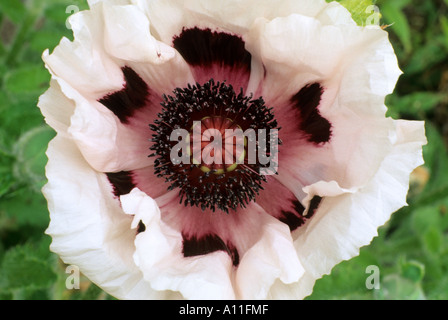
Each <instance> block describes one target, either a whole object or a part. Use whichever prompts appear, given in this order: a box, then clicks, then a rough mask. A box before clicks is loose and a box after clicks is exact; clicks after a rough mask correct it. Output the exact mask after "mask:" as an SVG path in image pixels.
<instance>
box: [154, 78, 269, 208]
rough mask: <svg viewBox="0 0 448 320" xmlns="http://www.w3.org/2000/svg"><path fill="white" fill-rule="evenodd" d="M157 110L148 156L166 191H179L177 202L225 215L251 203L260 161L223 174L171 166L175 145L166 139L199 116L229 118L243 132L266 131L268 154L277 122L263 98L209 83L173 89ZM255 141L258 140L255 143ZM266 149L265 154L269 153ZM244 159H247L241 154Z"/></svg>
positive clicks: (261, 179) (189, 166) (258, 186)
mask: <svg viewBox="0 0 448 320" xmlns="http://www.w3.org/2000/svg"><path fill="white" fill-rule="evenodd" d="M163 100H164V101H163V102H162V103H161V105H162V112H161V113H159V114H158V119H156V120H155V121H154V124H151V125H150V129H151V130H152V131H153V132H154V134H153V136H152V137H153V138H152V142H153V143H154V144H153V146H152V147H151V150H152V151H154V153H153V154H151V155H150V157H156V159H155V162H154V168H155V174H156V175H157V176H158V177H160V178H164V179H165V182H167V183H169V187H168V190H174V189H176V188H179V197H180V203H184V205H185V206H188V205H190V206H197V207H199V208H201V209H202V210H206V209H211V210H212V211H215V210H216V209H220V210H222V211H224V212H227V213H228V212H229V210H237V209H238V207H243V208H244V207H246V205H247V204H248V203H249V202H251V201H252V200H255V198H256V196H257V195H258V193H259V191H260V189H263V187H262V183H263V182H265V181H266V177H265V176H264V175H262V174H261V173H260V170H261V169H262V168H264V167H267V165H265V166H263V165H261V164H260V163H258V160H257V163H256V164H249V163H248V162H247V159H245V161H244V163H243V164H239V165H238V167H237V168H236V169H235V170H233V171H231V172H225V173H223V174H216V171H215V170H211V171H209V172H203V171H202V170H201V165H200V164H193V163H191V164H182V163H181V164H174V163H173V162H172V161H171V159H170V155H171V149H172V148H173V147H174V146H175V145H176V144H177V142H173V141H170V137H171V134H172V132H173V130H176V129H185V130H187V131H190V129H191V127H192V125H193V122H194V121H200V120H201V119H203V118H204V117H210V116H211V117H225V118H229V119H232V120H233V121H234V122H235V123H237V124H238V125H239V126H240V127H241V128H242V130H243V131H245V130H247V129H254V130H255V132H258V129H266V130H267V132H268V134H267V135H266V146H267V148H268V151H270V152H271V153H273V152H277V150H274V148H273V147H272V148H271V146H270V135H269V130H270V129H276V128H277V121H276V120H275V119H274V116H273V115H272V113H271V111H272V108H271V109H268V108H267V107H266V105H265V103H264V101H263V99H262V98H259V99H254V100H253V99H252V97H248V96H245V95H244V94H243V90H241V91H240V93H239V94H238V95H237V94H236V93H235V91H234V90H233V88H232V86H231V85H226V84H225V83H219V82H218V83H215V82H214V80H213V79H212V80H210V81H208V82H207V83H205V84H203V85H200V84H199V83H197V84H196V85H188V86H187V87H186V88H177V89H175V90H174V91H173V95H170V96H166V95H164V96H163ZM257 141H258V140H257ZM269 149H270V150H269ZM246 157H247V155H246Z"/></svg>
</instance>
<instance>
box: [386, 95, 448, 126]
mask: <svg viewBox="0 0 448 320" xmlns="http://www.w3.org/2000/svg"><path fill="white" fill-rule="evenodd" d="M444 101H448V94H445V93H441V92H427V91H425V92H413V93H411V94H409V95H406V96H399V95H391V96H389V97H388V98H387V103H386V104H387V105H388V106H389V109H390V110H391V111H393V112H394V114H398V115H411V116H414V117H417V118H419V119H424V118H425V115H426V113H428V112H431V111H432V110H433V109H434V108H435V107H436V106H437V105H438V104H440V103H442V102H444Z"/></svg>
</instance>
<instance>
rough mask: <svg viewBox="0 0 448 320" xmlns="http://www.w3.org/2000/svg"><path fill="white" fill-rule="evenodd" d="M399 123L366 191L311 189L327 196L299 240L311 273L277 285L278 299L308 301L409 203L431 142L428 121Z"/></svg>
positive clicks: (333, 185) (330, 185)
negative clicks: (324, 279) (325, 277)
mask: <svg viewBox="0 0 448 320" xmlns="http://www.w3.org/2000/svg"><path fill="white" fill-rule="evenodd" d="M395 124H396V134H395V135H393V136H391V141H392V143H393V146H394V147H393V149H392V151H391V152H390V153H389V154H388V155H387V156H386V157H385V159H384V161H383V163H382V164H381V167H380V169H379V170H378V172H377V174H376V175H375V176H374V178H373V179H372V180H371V181H370V182H369V183H368V184H367V185H366V186H365V187H363V188H361V189H360V190H357V191H356V192H355V191H354V190H343V189H342V188H340V187H339V186H338V185H337V183H334V182H330V183H325V182H319V183H317V184H316V185H313V186H310V187H308V188H306V191H307V192H310V195H311V194H313V195H316V194H317V195H321V196H323V197H324V200H323V201H322V202H321V204H320V206H319V209H318V212H317V213H316V215H315V216H314V217H313V219H312V220H310V221H309V224H308V225H307V226H305V227H304V228H302V229H300V230H299V236H298V237H297V239H296V240H295V247H296V249H297V252H298V255H299V259H300V261H301V262H302V265H303V267H304V268H305V270H306V272H305V274H304V276H303V278H302V279H301V280H300V281H299V282H298V283H296V284H294V285H291V286H290V287H288V288H286V287H285V286H284V285H282V284H281V283H279V282H277V283H276V285H275V286H274V287H273V291H272V292H271V294H272V295H273V296H274V297H275V298H279V299H281V297H282V296H283V295H284V294H292V295H293V296H294V297H295V298H297V299H302V298H304V297H306V296H307V295H309V294H310V293H311V291H312V287H313V285H314V281H315V279H318V278H320V277H322V276H323V275H324V274H328V273H330V271H331V269H332V268H333V266H335V265H336V264H338V263H339V262H341V261H343V260H348V259H350V258H352V257H354V256H356V255H358V254H359V248H360V247H363V246H365V245H368V244H369V243H370V242H371V241H372V239H373V237H375V236H377V234H378V233H377V228H378V227H379V226H381V225H383V224H385V223H386V222H387V221H388V220H389V218H390V215H391V213H392V212H395V211H396V210H398V209H399V208H401V207H402V206H404V205H406V194H407V191H408V188H409V177H410V173H411V172H412V171H413V170H414V169H415V168H416V167H418V166H419V165H421V164H422V163H423V158H422V145H424V144H425V143H426V139H425V138H424V126H423V123H422V122H410V121H397V122H395Z"/></svg>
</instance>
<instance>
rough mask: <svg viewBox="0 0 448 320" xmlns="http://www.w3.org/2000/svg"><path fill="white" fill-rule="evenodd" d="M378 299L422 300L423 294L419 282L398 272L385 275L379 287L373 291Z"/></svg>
mask: <svg viewBox="0 0 448 320" xmlns="http://www.w3.org/2000/svg"><path fill="white" fill-rule="evenodd" d="M374 294H375V298H376V299H378V300H424V299H426V298H425V294H424V292H423V289H422V288H421V286H420V284H419V283H415V282H414V281H412V280H410V279H407V278H403V277H401V276H400V275H398V274H391V275H388V276H386V277H385V278H384V279H382V281H381V287H380V289H379V290H375V292H374Z"/></svg>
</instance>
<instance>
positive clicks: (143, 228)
mask: <svg viewBox="0 0 448 320" xmlns="http://www.w3.org/2000/svg"><path fill="white" fill-rule="evenodd" d="M145 231H146V226H145V224H144V223H143V221H141V220H140V222H139V223H138V226H137V234H139V233H142V232H145Z"/></svg>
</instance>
